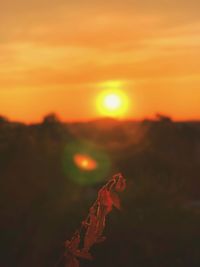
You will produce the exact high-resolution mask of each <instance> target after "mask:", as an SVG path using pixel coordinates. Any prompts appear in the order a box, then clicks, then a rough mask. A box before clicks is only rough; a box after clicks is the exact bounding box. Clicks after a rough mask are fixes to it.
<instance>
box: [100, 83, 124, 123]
mask: <svg viewBox="0 0 200 267" xmlns="http://www.w3.org/2000/svg"><path fill="white" fill-rule="evenodd" d="M128 107H129V101H128V95H126V94H125V92H124V91H123V90H122V84H121V83H120V82H115V81H112V82H107V83H103V84H102V85H101V93H100V94H99V95H98V97H97V108H98V111H99V113H100V114H101V115H103V116H109V117H117V118H121V117H123V116H124V115H126V113H127V111H128Z"/></svg>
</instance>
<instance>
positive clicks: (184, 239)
mask: <svg viewBox="0 0 200 267" xmlns="http://www.w3.org/2000/svg"><path fill="white" fill-rule="evenodd" d="M80 140H82V141H80ZM83 140H84V142H83ZM74 143H76V144H79V145H80V143H84V149H87V144H89V143H90V144H92V145H91V147H92V148H90V151H92V150H95V151H96V152H97V151H98V150H99V151H101V154H102V153H104V155H106V157H105V158H106V159H107V161H109V163H110V164H107V163H106V164H105V162H103V159H101V160H102V162H100V167H102V169H101V170H100V169H99V170H98V169H97V170H96V171H92V172H91V173H86V172H83V171H80V170H79V169H78V168H76V166H72V165H73V162H71V163H70V155H69V154H67V155H66V153H67V152H66V149H68V147H70V144H74ZM94 144H95V146H94ZM77 146H78V145H77ZM88 146H90V145H88ZM80 147H82V148H81V149H83V146H81V145H80ZM94 147H95V148H94ZM78 152H81V151H78ZM96 152H95V153H96ZM91 153H93V152H91ZM95 153H94V155H96V154H95ZM119 171H120V172H122V173H123V174H124V176H125V177H126V178H127V183H128V187H127V190H126V192H124V193H123V195H122V203H123V210H122V211H121V212H119V211H116V210H114V211H113V212H112V214H111V215H110V216H109V218H108V222H107V226H106V236H107V240H106V241H105V242H104V243H102V244H100V245H97V246H96V247H95V248H94V249H93V254H94V256H95V260H94V261H93V262H82V264H81V266H83V267H84V266H85V267H86V266H88V267H90V266H91V267H92V266H93V267H102V266H104V267H122V266H125V267H129V266H130V267H147V266H148V267H179V266H180V267H199V266H200V122H184V123H183V122H179V123H178V122H176V123H175V122H172V121H171V120H170V119H169V118H166V117H162V116H160V117H159V118H158V120H155V121H148V120H146V121H143V122H131V121H126V122H118V121H114V120H111V119H105V120H99V121H93V122H88V123H74V124H62V123H60V122H59V121H58V120H57V119H56V117H54V116H53V115H50V116H47V117H46V118H45V119H44V121H43V123H41V124H37V125H29V126H26V125H24V124H20V123H11V122H8V121H7V120H6V119H4V118H0V177H1V179H0V212H1V217H0V218H1V220H0V225H1V235H0V267H51V266H52V267H53V266H54V265H55V263H56V261H57V259H58V258H59V257H60V255H61V254H62V253H63V244H64V241H65V240H66V239H67V238H70V237H71V235H72V234H73V232H74V230H75V229H76V228H77V227H78V226H79V224H80V222H81V220H82V219H83V218H84V217H85V216H86V215H87V212H88V209H89V207H90V205H91V204H92V203H93V201H94V200H95V198H96V194H97V192H98V188H100V187H101V186H102V184H103V183H104V182H105V179H107V178H109V177H110V176H111V175H112V174H115V173H116V172H119ZM99 174H100V175H101V176H102V177H100V175H99ZM73 175H74V177H73ZM79 177H81V179H82V180H81V181H84V179H85V181H86V182H87V181H89V182H90V181H93V180H92V179H93V178H94V181H95V179H97V180H99V179H100V178H102V180H101V182H95V183H92V184H91V183H90V184H89V183H88V184H85V185H81V184H79V183H77V181H78V179H79ZM73 178H74V180H73ZM60 266H61V265H60Z"/></svg>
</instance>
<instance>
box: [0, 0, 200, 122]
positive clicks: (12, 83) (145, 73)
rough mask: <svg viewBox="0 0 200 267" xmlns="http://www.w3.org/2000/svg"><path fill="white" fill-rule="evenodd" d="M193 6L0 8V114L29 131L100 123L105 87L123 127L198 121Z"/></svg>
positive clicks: (198, 21)
mask: <svg viewBox="0 0 200 267" xmlns="http://www.w3.org/2000/svg"><path fill="white" fill-rule="evenodd" d="M199 10H200V1H199V0H190V1H189V0H176V1H172V0H165V1H164V0H151V1H149V0H140V1H130V0H124V1H118V0H115V1H113V0H111V1H103V0H91V1H83V0H73V1H68V0H65V1H64V0H54V1H51V0H48V1H46V0H28V1H27V0H16V1H13V0H7V1H1V2H0V22H1V27H0V114H1V115H4V116H6V117H8V118H9V119H12V120H20V121H24V122H28V123H29V122H37V121H40V120H41V119H42V117H43V116H44V115H45V114H47V113H50V112H55V113H57V114H58V116H59V117H60V118H61V119H62V120H65V121H68V120H70V121H71V120H88V119H93V118H97V117H99V116H101V114H100V113H99V112H98V109H97V98H98V95H99V94H100V93H101V91H103V90H107V89H108V88H107V87H109V84H110V83H112V84H116V87H117V89H119V90H121V91H123V92H124V94H126V95H127V97H128V98H129V109H128V112H127V114H126V118H133V119H140V118H144V117H152V116H154V114H155V113H157V112H159V113H163V114H167V115H170V116H172V117H173V118H174V119H176V120H186V119H187V120H188V119H200V16H199Z"/></svg>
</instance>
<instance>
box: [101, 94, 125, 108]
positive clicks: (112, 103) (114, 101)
mask: <svg viewBox="0 0 200 267" xmlns="http://www.w3.org/2000/svg"><path fill="white" fill-rule="evenodd" d="M104 105H105V108H107V109H108V110H111V111H113V110H117V109H119V108H120V107H121V105H122V100H121V98H120V96H119V95H117V94H109V95H107V96H105V99H104Z"/></svg>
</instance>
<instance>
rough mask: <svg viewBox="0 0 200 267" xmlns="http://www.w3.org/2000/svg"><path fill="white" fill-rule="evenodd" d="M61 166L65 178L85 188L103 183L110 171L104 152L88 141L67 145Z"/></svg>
mask: <svg viewBox="0 0 200 267" xmlns="http://www.w3.org/2000/svg"><path fill="white" fill-rule="evenodd" d="M62 164H63V171H64V174H65V175H66V177H67V178H69V179H70V180H72V181H73V182H75V183H77V184H79V185H86V186H87V185H91V184H96V183H98V182H101V181H103V180H104V179H105V178H106V177H107V175H108V174H109V172H110V169H111V160H110V157H109V155H108V154H107V153H106V151H105V150H103V149H102V148H100V147H98V146H97V145H95V144H93V143H90V142H88V141H77V142H72V143H70V144H67V145H66V147H65V150H64V154H63V159H62Z"/></svg>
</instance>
